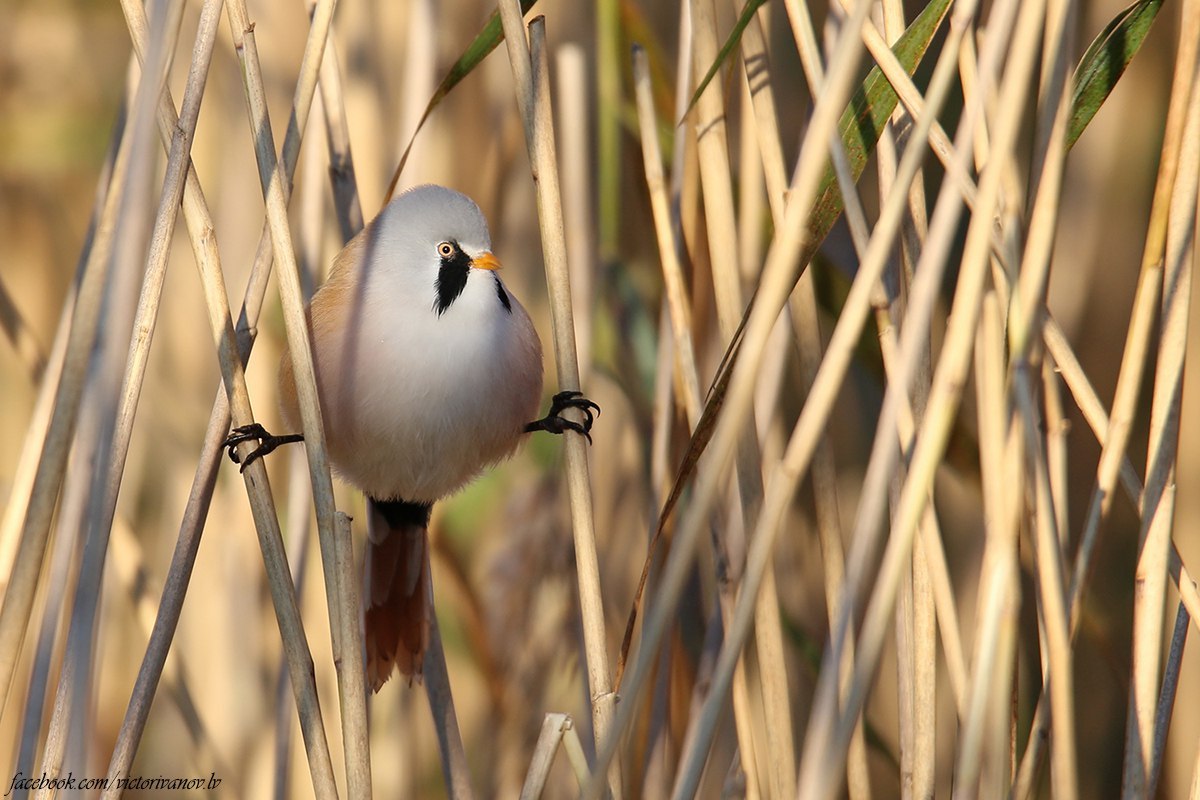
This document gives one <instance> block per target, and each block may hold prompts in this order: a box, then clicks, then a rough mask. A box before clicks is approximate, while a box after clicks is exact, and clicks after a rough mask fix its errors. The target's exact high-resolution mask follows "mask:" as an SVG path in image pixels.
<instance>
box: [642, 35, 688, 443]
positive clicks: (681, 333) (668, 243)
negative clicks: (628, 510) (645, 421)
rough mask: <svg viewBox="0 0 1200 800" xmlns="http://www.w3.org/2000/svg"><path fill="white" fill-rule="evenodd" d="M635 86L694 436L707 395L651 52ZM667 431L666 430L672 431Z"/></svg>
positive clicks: (667, 294)
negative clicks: (665, 164) (662, 145)
mask: <svg viewBox="0 0 1200 800" xmlns="http://www.w3.org/2000/svg"><path fill="white" fill-rule="evenodd" d="M633 84H634V91H635V98H636V103H637V110H638V126H639V131H640V133H641V139H642V163H643V165H644V168H645V172H646V188H647V191H648V192H649V195H650V211H651V214H652V216H653V218H654V232H655V235H656V236H657V238H658V258H659V262H660V263H661V264H662V272H663V295H664V298H663V303H664V306H665V307H666V311H667V318H668V320H669V321H670V332H671V335H672V339H673V350H674V352H675V366H676V368H677V369H678V370H679V375H680V378H681V381H680V384H681V388H682V389H683V391H682V393H681V394H682V396H681V400H682V404H683V409H684V414H685V415H686V417H687V421H688V427H689V428H691V429H693V430H694V429H695V427H696V424H697V423H699V421H700V412H701V410H702V409H701V403H702V402H703V395H702V393H701V391H700V379H699V374H698V370H697V368H696V353H695V350H694V345H693V342H692V312H691V307H690V306H689V304H688V297H687V283H686V281H685V280H684V276H683V267H682V263H681V262H682V253H683V243H682V242H681V241H680V240H679V237H678V234H679V230H678V228H677V227H676V226H674V225H673V224H672V219H673V216H672V214H671V204H670V199H669V198H668V197H667V186H666V181H665V180H664V177H663V169H662V152H661V150H660V149H659V145H658V121H657V117H656V115H655V113H654V96H653V94H652V93H651V86H650V67H649V64H648V63H647V61H646V51H645V50H644V49H643V48H642V47H641V46H640V45H634V47H633ZM662 427H663V429H666V428H668V427H669V426H668V425H663V426H662ZM656 430H658V428H656Z"/></svg>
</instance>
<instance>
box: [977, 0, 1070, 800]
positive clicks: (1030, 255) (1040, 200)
mask: <svg viewBox="0 0 1200 800" xmlns="http://www.w3.org/2000/svg"><path fill="white" fill-rule="evenodd" d="M1072 17H1073V9H1072V7H1071V6H1070V5H1069V4H1066V3H1062V2H1052V3H1048V4H1047V8H1046V20H1045V27H1044V31H1045V40H1046V47H1047V50H1046V56H1045V58H1046V60H1047V62H1048V63H1045V64H1044V65H1043V75H1044V78H1043V85H1042V87H1041V92H1040V97H1039V108H1040V114H1039V116H1038V120H1037V142H1036V148H1035V151H1034V164H1035V172H1034V173H1033V178H1032V180H1033V181H1034V182H1035V186H1036V193H1035V197H1034V202H1033V208H1032V212H1031V219H1030V223H1029V233H1028V235H1027V237H1026V242H1025V252H1024V257H1023V259H1022V264H1021V268H1020V273H1019V275H1020V277H1019V282H1018V284H1017V286H1016V291H1015V296H1014V300H1013V303H1012V305H1011V306H1010V311H1009V317H1010V319H1009V328H1008V334H1009V335H1008V339H1009V353H1010V370H1011V376H1012V391H1013V393H1014V394H1015V395H1016V409H1017V410H1018V412H1019V414H1020V417H1021V420H1022V422H1023V423H1024V431H1025V452H1026V456H1027V458H1028V459H1029V463H1028V465H1027V477H1028V479H1030V480H1031V481H1032V486H1030V488H1029V489H1028V491H1029V492H1030V494H1032V495H1033V496H1034V497H1035V500H1036V502H1035V532H1036V539H1035V551H1036V558H1035V565H1036V572H1037V577H1038V583H1037V586H1038V593H1037V597H1038V604H1039V607H1040V609H1041V614H1040V617H1039V618H1040V621H1041V623H1042V631H1043V636H1044V639H1043V644H1044V647H1045V656H1044V657H1045V659H1046V664H1047V666H1048V672H1049V684H1050V701H1051V708H1052V716H1053V718H1054V721H1055V722H1054V730H1053V732H1052V733H1053V736H1054V748H1053V751H1052V754H1051V755H1052V765H1051V766H1052V785H1053V787H1054V791H1055V794H1056V795H1057V796H1059V797H1064V798H1073V797H1075V796H1076V795H1077V794H1078V786H1077V776H1076V755H1075V725H1074V689H1073V685H1074V679H1073V667H1072V656H1073V653H1072V649H1071V637H1070V622H1069V616H1070V606H1069V602H1068V601H1067V599H1066V596H1065V595H1066V586H1065V580H1066V577H1065V568H1064V564H1065V561H1066V559H1065V556H1064V554H1063V552H1062V547H1061V545H1062V542H1063V539H1064V537H1065V532H1061V531H1059V529H1058V526H1057V519H1058V514H1057V512H1056V511H1055V508H1054V505H1053V494H1052V490H1051V488H1050V474H1049V472H1050V467H1049V464H1048V461H1047V453H1046V443H1045V440H1044V438H1043V437H1042V434H1041V431H1042V429H1043V420H1042V416H1041V413H1040V410H1039V409H1038V408H1037V401H1036V399H1035V388H1034V387H1035V386H1036V385H1040V384H1041V365H1040V363H1039V359H1040V354H1039V353H1038V352H1037V351H1035V350H1034V348H1033V344H1034V343H1035V342H1036V341H1038V340H1040V339H1041V336H1040V335H1039V332H1038V329H1039V327H1040V324H1041V319H1042V316H1041V313H1040V311H1041V309H1042V308H1043V307H1044V306H1045V302H1046V287H1047V284H1048V282H1049V275H1050V261H1051V254H1052V250H1053V245H1054V236H1055V229H1056V227H1057V220H1058V214H1057V212H1058V207H1059V204H1060V195H1061V189H1062V174H1063V166H1064V163H1065V159H1066V127H1067V119H1068V116H1069V113H1070V94H1069V93H1068V92H1067V91H1066V90H1067V85H1068V84H1067V79H1068V66H1067V60H1066V52H1067V51H1068V50H1069V45H1068V38H1069V36H1070V31H1071V29H1072V27H1073V25H1072ZM1004 133H1005V130H1004V127H1003V126H998V130H997V139H996V141H997V142H999V141H1001V139H1000V137H1001V136H1002V135H1003V134H1004Z"/></svg>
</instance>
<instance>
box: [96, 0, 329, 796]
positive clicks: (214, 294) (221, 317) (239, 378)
mask: <svg viewBox="0 0 1200 800" xmlns="http://www.w3.org/2000/svg"><path fill="white" fill-rule="evenodd" d="M132 5H135V4H128V5H127V15H128V18H129V19H130V21H131V33H133V34H134V39H135V43H136V40H138V38H139V34H138V25H137V24H135V22H134V21H135V20H136V19H137V17H138V14H137V9H133V10H132V11H130V9H129V8H128V6H132ZM318 18H319V16H318ZM142 31H143V33H142V38H144V26H142ZM309 99H310V100H311V93H310V94H309ZM168 111H169V113H171V114H173V109H168ZM292 163H293V164H294V160H293V162H292ZM188 183H189V185H188V186H185V194H184V204H185V219H187V221H188V222H189V229H190V230H192V231H193V233H194V234H195V231H196V230H200V231H211V229H212V226H211V222H210V221H208V215H207V209H206V207H205V204H204V201H203V197H202V195H200V193H199V187H198V184H195V182H194V179H193V180H192V181H189V182H188ZM193 226H197V227H195V228H194V227H193ZM196 235H198V234H196ZM199 238H200V240H201V241H202V242H204V243H206V244H207V245H209V247H211V248H212V249H202V250H201V252H200V253H198V264H199V265H200V267H201V274H202V279H203V280H204V284H205V295H206V300H207V301H208V305H209V310H210V315H211V317H212V320H211V321H212V323H213V325H214V334H215V335H216V336H217V339H218V343H219V348H218V349H219V353H220V356H221V362H222V372H223V377H224V380H225V383H226V386H227V387H229V391H230V392H231V397H232V402H233V404H234V405H235V407H236V410H237V412H238V413H237V414H236V415H235V417H236V418H238V419H239V420H240V421H243V422H249V421H250V420H251V418H252V414H251V412H250V410H249V404H248V396H247V395H246V393H245V380H244V375H243V374H242V372H241V367H240V358H239V356H238V354H237V352H236V347H237V346H236V344H235V335H234V332H233V328H232V325H231V321H230V318H229V311H228V305H227V301H226V295H225V290H224V286H223V279H222V277H221V271H220V267H219V263H217V262H216V258H215V247H212V240H211V236H203V235H200V236H199ZM263 277H264V278H265V276H263ZM222 417H224V418H226V419H227V417H226V415H225V414H220V415H218V414H217V413H216V409H214V419H217V418H222ZM226 424H227V423H226ZM222 427H224V426H222ZM211 433H212V432H211V431H210V436H209V437H207V438H206V443H209V442H211V441H212V439H213V437H212V435H211ZM221 433H223V431H221ZM209 452H210V453H211V452H212V451H211V450H210V451H209ZM216 456H217V457H219V451H218V452H217V454H216ZM209 463H210V467H209V470H210V473H211V471H214V470H215V465H216V458H212V459H211V461H210V462H209ZM254 466H256V465H252V466H251V470H252V472H253V473H254V474H250V473H247V475H246V480H247V484H248V487H250V488H251V489H254V488H255V487H262V489H263V490H265V491H263V492H259V491H251V505H252V508H253V509H254V510H255V512H256V529H257V530H259V532H260V543H261V544H262V546H263V552H264V560H265V563H266V564H267V565H268V572H269V574H270V575H271V585H272V594H273V600H275V603H276V610H277V614H278V616H279V621H280V625H281V632H282V633H283V635H284V640H285V650H287V651H288V653H289V657H290V658H289V663H291V664H292V666H293V670H294V674H293V686H294V688H295V691H296V692H297V694H298V703H299V706H300V709H301V717H302V722H303V725H304V732H305V741H306V745H307V746H309V747H310V748H311V749H310V756H311V757H310V766H311V767H312V768H313V774H314V783H315V784H316V787H317V792H318V794H319V795H322V796H333V795H335V794H336V789H335V788H334V784H333V777H332V768H331V766H330V762H329V755H328V749H327V745H326V744H325V736H324V731H323V729H322V726H321V723H320V711H319V706H318V705H317V703H316V694H315V687H314V686H313V683H312V668H311V657H309V656H308V653H307V645H306V644H304V639H303V632H302V631H303V629H302V626H301V623H300V621H299V613H298V610H297V609H296V606H295V597H294V594H293V592H292V585H291V582H290V579H289V577H288V575H287V569H286V557H285V556H284V555H283V551H282V544H281V542H280V540H279V530H278V522H277V520H275V518H274V511H273V508H272V506H271V502H270V498H269V489H268V488H267V487H266V473H265V470H263V469H258V470H255V469H254ZM203 469H204V467H203V465H202V471H203ZM197 477H198V484H197V485H194V486H193V490H194V491H193V499H194V498H196V497H197V493H196V491H195V490H196V489H197V487H198V486H200V485H201V484H203V483H208V484H209V487H208V489H207V491H205V490H204V489H203V488H201V489H200V492H199V496H200V497H201V498H202V499H201V501H200V506H201V508H200V511H199V514H198V515H197V522H198V521H199V519H202V517H203V511H204V508H206V506H207V496H211V478H209V479H208V481H203V480H200V475H198V476H197ZM205 495H207V496H205ZM189 510H191V509H189ZM185 526H186V521H185ZM184 538H185V537H181V541H180V544H181V545H183V543H184ZM189 538H190V537H189ZM190 550H191V552H190V555H191V558H193V559H194V545H192V547H191V548H190ZM176 555H177V556H180V557H181V558H180V559H178V560H176V561H174V562H173V565H172V566H173V567H174V566H176V564H178V565H179V566H181V567H182V568H183V569H185V571H186V573H190V566H191V559H189V558H187V555H188V553H187V552H186V551H184V550H182V549H181V548H177V551H176ZM182 578H183V583H184V585H185V586H186V580H187V574H184V575H183V576H182ZM177 597H178V602H179V603H181V602H182V591H181V592H180V594H179V595H178V596H177ZM173 613H174V615H175V617H176V619H177V614H178V608H174V609H173ZM160 620H162V621H163V622H164V626H163V627H162V628H159V626H157V625H156V629H160V630H164V631H165V633H166V637H165V639H163V638H160V639H159V640H158V642H159V646H162V647H164V652H165V646H166V645H167V644H169V639H170V635H171V633H172V632H173V629H174V624H175V620H164V618H163V616H162V615H161V614H160ZM166 628H169V629H170V630H165V629H166ZM153 643H154V642H153V639H152V644H153ZM159 658H160V656H159V655H153V656H152V655H151V653H150V652H149V651H148V654H147V662H146V663H144V664H143V671H142V673H140V674H139V688H140V689H141V690H142V691H149V692H150V693H151V694H152V693H153V688H154V684H155V683H156V682H157V671H158V670H161V661H159V663H158V664H157V666H155V667H151V671H150V673H147V670H146V667H147V666H148V665H149V662H151V661H158V659H159ZM305 663H307V665H308V666H307V668H305V666H303V665H304V664H305ZM306 674H307V680H305V675H306ZM143 676H145V678H146V680H145V681H143V680H142V678H143ZM135 708H137V709H145V710H143V711H135ZM145 711H148V698H139V697H137V696H136V694H135V697H134V699H133V700H132V701H131V705H130V712H129V713H127V715H126V723H127V724H126V725H123V731H122V733H123V734H124V733H125V732H126V731H128V732H129V734H130V736H129V737H127V738H124V742H125V744H124V747H122V745H121V744H120V743H119V744H118V748H117V752H115V753H114V757H113V762H112V763H111V764H110V772H111V771H115V772H116V773H117V774H118V775H119V774H121V773H120V770H121V765H122V762H123V763H124V768H125V769H127V768H128V763H129V760H131V758H132V751H133V745H135V743H136V742H135V741H131V739H132V740H136V738H137V737H139V736H140V730H141V728H142V726H144V722H145V716H144V714H145ZM139 717H140V719H139ZM130 723H132V724H130Z"/></svg>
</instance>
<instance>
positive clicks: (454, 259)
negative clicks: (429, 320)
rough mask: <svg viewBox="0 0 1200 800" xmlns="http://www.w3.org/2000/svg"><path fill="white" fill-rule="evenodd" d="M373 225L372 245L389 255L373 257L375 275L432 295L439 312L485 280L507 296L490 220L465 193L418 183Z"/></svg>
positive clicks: (498, 293)
mask: <svg viewBox="0 0 1200 800" xmlns="http://www.w3.org/2000/svg"><path fill="white" fill-rule="evenodd" d="M371 227H372V228H373V231H372V236H371V238H372V239H373V240H374V242H373V247H375V248H377V253H378V254H386V256H382V255H374V256H372V257H371V267H372V268H371V273H372V278H380V279H384V280H387V281H388V282H389V283H392V284H393V285H399V286H402V287H403V289H404V290H405V291H406V292H410V293H413V294H416V295H418V296H421V295H424V296H426V297H428V298H429V303H430V307H431V309H432V310H433V311H434V312H436V313H437V314H438V315H439V316H441V315H442V314H443V313H445V312H446V311H447V310H449V308H450V307H451V306H452V305H453V304H454V303H455V301H457V300H458V299H459V297H460V296H461V295H462V294H463V293H464V291H470V287H471V286H473V285H477V284H484V283H486V286H487V287H488V288H487V291H489V292H490V293H491V295H492V297H496V298H498V297H502V296H504V294H503V288H502V287H501V285H500V284H499V276H497V275H496V274H495V272H494V270H496V269H497V268H499V266H500V264H499V262H498V261H496V259H495V257H494V256H492V253H491V250H492V238H491V235H490V234H489V233H488V227H487V220H485V219H484V217H483V212H482V211H480V210H479V206H477V205H475V201H474V200H472V199H471V198H469V197H467V196H466V195H465V194H463V193H461V192H456V191H454V190H453V189H447V188H446V187H444V186H436V185H433V184H427V185H424V186H417V187H414V188H412V189H409V190H408V191H406V192H404V193H403V194H400V195H397V196H396V197H395V198H394V199H393V200H392V201H391V202H390V203H388V205H387V207H386V208H384V210H383V211H382V212H380V214H379V216H378V217H377V218H376V219H375V221H374V222H373V223H372V226H371ZM489 273H490V274H489ZM479 288H480V289H482V288H483V286H480V287H479Z"/></svg>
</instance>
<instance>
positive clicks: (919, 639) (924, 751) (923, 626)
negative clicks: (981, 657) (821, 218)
mask: <svg viewBox="0 0 1200 800" xmlns="http://www.w3.org/2000/svg"><path fill="white" fill-rule="evenodd" d="M904 29H905V19H904V8H903V5H902V4H901V3H899V2H896V1H895V0H891V1H890V2H885V3H883V34H884V36H885V37H886V39H885V41H886V42H887V43H889V44H891V43H893V42H895V41H896V40H898V39H899V38H900V36H901V35H902V34H903V32H904ZM863 30H864V32H865V33H867V34H869V33H870V31H869V29H868V27H867V26H864V28H863ZM867 46H868V49H870V39H869V38H868V41H867ZM910 126H911V116H910V115H909V114H908V112H907V111H906V110H905V109H904V108H903V106H898V107H897V108H896V109H895V110H894V111H893V112H892V116H891V119H890V120H889V124H888V126H887V128H885V131H884V135H882V136H881V137H880V141H879V146H878V147H877V151H878V153H879V158H878V172H879V195H880V200H881V201H882V200H883V199H884V198H885V197H886V196H887V193H888V191H890V188H891V181H892V179H893V176H894V174H895V170H896V147H895V142H894V139H895V138H898V137H901V136H903V134H904V132H905V131H906V130H907V129H908V127H910ZM893 131H894V132H895V136H893V135H888V134H891V133H892V132H893ZM844 194H845V192H844V191H843V195H844ZM925 208H926V199H925V192H924V174H923V173H921V172H918V173H917V175H916V176H915V178H914V181H913V183H912V187H911V188H910V189H909V209H910V218H909V219H906V220H905V224H904V227H903V230H902V233H901V242H900V247H899V248H897V249H898V251H899V252H898V256H899V258H900V260H901V264H900V265H899V268H898V269H896V270H895V271H894V272H893V274H894V275H895V278H894V282H895V285H896V287H897V289H896V290H894V292H895V295H894V297H893V298H892V299H891V302H887V299H888V297H889V295H888V294H887V293H886V287H884V286H880V290H881V292H883V294H882V295H881V296H882V298H883V299H884V303H882V304H881V305H880V306H879V307H878V310H877V311H876V327H877V328H878V329H879V333H880V341H881V345H882V343H883V342H884V340H887V339H890V340H891V341H890V342H889V344H890V345H891V347H892V354H893V355H894V354H895V350H894V347H895V345H896V342H895V337H896V334H895V330H896V325H895V324H894V320H896V319H899V318H900V317H902V316H903V309H904V304H903V301H902V298H901V296H900V291H899V287H901V286H905V285H908V284H910V283H911V279H912V273H913V270H914V268H915V265H916V260H917V258H918V257H919V253H920V250H921V247H922V242H923V239H924V235H925V233H926V231H927V228H928V221H927V220H926V219H925ZM887 349H888V348H885V347H882V346H881V351H882V352H885V353H886V352H887ZM930 358H931V354H930V351H929V346H928V345H927V346H926V348H925V351H924V352H923V353H921V355H920V363H919V365H918V368H917V378H916V379H915V381H914V383H913V386H912V388H911V391H912V393H913V402H912V404H913V406H914V409H915V413H916V415H917V416H918V417H919V416H920V415H921V414H923V413H924V410H925V404H926V401H927V398H928V392H929V362H930ZM893 368H894V365H893ZM885 370H886V367H885ZM901 399H902V401H903V398H901ZM903 405H905V404H904V403H903V402H901V407H903ZM903 416H904V414H903V413H901V414H900V417H903ZM899 433H900V436H901V448H902V450H903V451H909V449H910V448H911V443H912V438H911V437H905V435H904V429H903V422H902V423H901V427H900V430H899ZM900 489H901V474H900V473H898V474H897V476H896V477H895V478H894V479H893V481H892V489H891V490H892V492H893V498H898V496H899V492H900ZM931 540H932V542H933V545H932V547H931V546H929V545H928V544H927V543H928V542H930V541H931ZM939 568H940V569H941V570H942V571H940V572H939ZM948 572H949V570H948V569H947V568H946V567H945V553H944V552H943V550H942V542H941V532H940V530H939V528H938V524H937V516H936V514H935V513H934V504H933V498H932V497H931V498H930V500H929V503H928V505H927V507H926V510H925V513H924V515H923V516H922V518H921V522H920V523H919V533H918V536H917V538H916V540H915V541H914V542H913V553H912V563H911V565H910V566H909V568H908V570H907V574H906V576H905V579H904V585H903V592H904V597H903V599H904V601H905V602H902V603H901V604H900V605H899V606H898V608H897V611H896V613H897V615H900V616H902V617H903V618H904V620H905V621H906V622H910V623H911V629H912V638H911V641H912V648H911V655H905V656H904V657H903V658H901V659H898V663H900V664H904V665H908V664H911V666H912V692H911V696H912V718H913V719H912V725H913V728H912V753H911V758H910V761H911V764H912V781H911V784H908V783H907V782H905V788H906V790H908V791H911V793H912V796H914V797H932V796H933V795H934V793H935V791H936V774H935V773H936V766H937V635H938V617H939V615H938V613H937V612H938V608H937V607H938V603H937V599H936V598H935V594H934V591H935V590H934V580H935V579H934V577H933V575H934V574H937V575H938V577H942V578H944V582H942V583H940V584H939V587H938V588H941V589H944V590H945V595H946V597H947V598H948V603H945V606H947V607H948V609H947V610H943V612H942V614H941V615H940V616H941V626H940V627H941V630H942V631H943V633H944V634H945V636H946V637H947V638H949V639H952V640H955V643H954V645H953V646H948V647H947V648H946V661H947V663H948V664H949V665H950V670H949V677H950V682H951V686H952V688H953V689H954V696H955V700H956V702H955V706H956V707H957V708H958V709H962V707H963V705H962V698H963V690H962V684H963V681H961V680H957V679H956V675H955V672H954V670H955V664H956V663H958V664H961V663H962V656H961V653H962V649H961V647H962V645H961V642H958V641H957V639H958V637H959V629H958V618H957V610H956V609H955V608H954V594H953V588H952V587H951V585H950V580H949V577H948ZM905 603H907V604H908V606H909V607H908V609H906V608H905ZM900 630H903V628H901V629H900ZM898 652H901V653H903V652H904V651H903V650H902V649H900V650H898ZM955 653H957V654H958V655H957V656H956V655H955ZM964 672H965V669H964ZM859 727H861V725H860V726H859ZM857 731H858V728H856V729H855V733H856V735H857ZM853 746H854V744H853V739H852V740H851V748H852V749H853ZM904 756H905V754H904V752H903V749H902V750H901V763H902V764H903V763H904ZM909 786H911V789H909V788H908V787H909Z"/></svg>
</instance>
